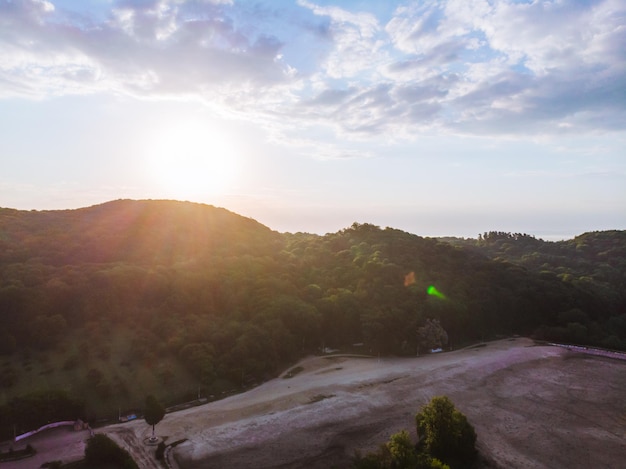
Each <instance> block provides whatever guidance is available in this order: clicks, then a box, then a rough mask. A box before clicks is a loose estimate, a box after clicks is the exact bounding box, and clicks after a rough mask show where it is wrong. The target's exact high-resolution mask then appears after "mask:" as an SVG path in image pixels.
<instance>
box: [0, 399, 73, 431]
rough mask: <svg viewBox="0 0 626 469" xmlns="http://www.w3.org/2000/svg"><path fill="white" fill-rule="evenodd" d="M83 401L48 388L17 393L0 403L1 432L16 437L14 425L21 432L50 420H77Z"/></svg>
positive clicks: (34, 428) (35, 427)
mask: <svg viewBox="0 0 626 469" xmlns="http://www.w3.org/2000/svg"><path fill="white" fill-rule="evenodd" d="M83 409H84V403H83V401H82V400H80V399H77V398H74V397H71V396H70V395H68V394H67V393H65V392H63V391H45V392H36V393H32V394H27V395H24V396H18V397H14V398H12V399H10V400H9V401H8V402H7V403H6V404H4V405H2V406H0V421H1V422H6V423H7V424H8V425H2V426H1V427H0V436H1V437H3V438H9V437H13V425H15V430H16V431H17V432H18V434H21V433H25V432H28V431H31V430H36V429H37V428H39V427H41V426H42V425H45V424H47V423H50V422H57V421H61V420H76V419H78V418H80V417H82V416H83Z"/></svg>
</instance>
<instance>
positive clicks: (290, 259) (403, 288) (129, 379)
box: [0, 201, 626, 409]
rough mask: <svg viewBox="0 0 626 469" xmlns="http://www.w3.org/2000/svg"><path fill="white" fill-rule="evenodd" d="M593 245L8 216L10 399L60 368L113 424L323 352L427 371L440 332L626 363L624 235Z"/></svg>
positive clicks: (0, 306)
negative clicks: (31, 373)
mask: <svg viewBox="0 0 626 469" xmlns="http://www.w3.org/2000/svg"><path fill="white" fill-rule="evenodd" d="M579 238H580V239H578V238H577V239H576V240H574V241H572V242H563V243H564V244H560V243H557V244H556V245H553V244H549V245H548V247H546V243H545V242H543V241H541V240H536V239H534V238H532V237H528V236H526V235H515V236H503V235H501V234H498V235H494V236H492V235H488V236H486V235H485V236H481V239H479V240H454V239H445V240H441V239H434V238H423V237H420V236H416V235H413V234H410V233H406V232H403V231H400V230H397V229H393V228H381V227H378V226H375V225H371V224H367V223H365V224H360V223H354V224H353V225H352V226H350V227H348V228H346V229H344V230H341V231H339V232H337V233H329V234H327V235H324V236H319V235H314V234H308V233H277V232H274V231H271V230H270V229H269V228H267V227H265V226H263V225H261V224H259V223H257V222H255V221H254V220H251V219H248V218H244V217H241V216H239V215H236V214H234V213H231V212H228V211H226V210H224V209H218V208H215V207H211V206H206V205H200V204H191V203H182V202H173V201H115V202H111V203H108V204H103V205H99V206H95V207H90V208H85V209H80V210H67V211H49V212H25V211H16V210H9V209H0V318H1V319H2V323H3V329H2V331H0V354H1V355H2V356H3V357H4V359H3V362H1V363H2V364H1V366H2V367H3V368H4V372H5V373H4V374H3V376H5V378H3V379H2V380H0V386H2V387H3V391H4V395H5V396H6V398H7V399H10V398H11V397H14V396H15V395H16V394H19V393H23V389H24V388H25V387H26V385H25V383H26V381H27V379H26V378H25V376H27V372H28V368H29V367H31V366H34V365H33V361H34V360H35V359H37V360H39V359H43V358H42V357H44V358H45V357H47V356H56V357H58V359H59V362H58V363H52V362H51V363H50V364H49V366H48V369H45V370H43V371H42V373H45V372H48V371H49V372H50V376H56V377H57V378H58V379H59V380H63V379H68V380H69V379H72V382H73V383H75V389H76V390H77V391H78V393H79V394H81V395H86V396H88V398H89V399H92V401H93V400H97V401H98V402H109V403H110V407H114V408H115V409H117V406H118V404H117V403H118V402H119V401H120V400H122V399H124V402H129V403H132V402H135V403H136V406H137V407H138V406H140V405H141V401H142V399H143V397H144V396H145V395H146V394H149V393H152V392H153V390H152V389H145V388H147V387H149V386H148V385H147V384H146V385H145V386H143V388H142V389H139V388H141V386H139V385H140V384H141V382H139V381H137V380H138V379H139V378H137V376H138V374H141V376H145V377H146V378H145V380H146V383H147V382H149V383H153V385H154V383H158V388H159V389H158V392H157V391H154V392H156V393H157V394H159V393H160V394H159V395H158V396H157V397H159V398H160V399H162V400H164V401H171V400H174V399H175V398H179V397H180V396H175V395H174V391H173V389H174V388H175V386H176V385H177V384H178V383H181V382H185V383H189V387H190V388H192V392H193V393H194V394H195V389H196V388H197V389H201V390H202V391H203V393H204V394H205V395H216V396H217V395H219V393H220V392H222V391H223V390H226V389H232V388H238V387H241V386H249V385H252V384H254V383H257V382H259V381H262V380H264V379H267V378H270V377H273V376H275V375H276V374H277V373H278V372H279V371H280V370H282V369H284V368H285V367H287V366H288V365H289V364H291V363H293V362H294V361H295V360H297V359H298V358H300V357H302V356H304V355H306V354H310V353H319V352H320V350H321V349H322V348H323V347H328V348H333V349H343V350H351V349H358V350H359V351H360V352H365V353H372V354H379V353H380V354H396V355H415V354H416V353H417V352H418V350H419V349H421V350H422V351H423V350H426V349H427V348H428V347H430V345H429V344H428V347H427V342H426V341H425V337H427V336H424V334H421V333H418V331H422V332H424V331H425V330H426V329H428V328H429V327H430V328H432V327H434V325H435V324H437V325H439V326H440V327H441V328H442V329H443V331H444V332H445V339H447V341H445V340H443V339H444V336H443V335H441V334H440V338H439V342H440V343H441V344H442V345H445V346H447V347H452V348H454V347H458V346H461V345H463V344H466V343H469V342H471V341H476V340H485V339H490V338H494V337H498V336H502V335H510V334H521V335H529V336H534V337H537V338H540V339H547V340H562V341H569V342H572V343H582V344H591V345H599V346H605V347H611V348H621V349H626V314H625V313H626V308H625V307H624V305H625V302H624V291H626V289H624V288H623V287H624V283H623V282H624V278H623V277H624V274H623V272H626V269H624V268H623V267H624V262H625V259H626V254H625V249H626V248H625V246H626V239H625V236H624V232H607V233H604V232H603V233H595V234H588V235H582V236H581V237H579ZM518 243H521V244H520V245H518ZM507 244H508V245H509V246H507ZM522 244H523V247H522V246H521V245H522ZM511 246H512V247H511ZM532 249H534V250H532ZM574 252H575V253H577V254H576V255H575V254H574ZM507 253H508V254H507ZM520 253H524V254H520ZM557 253H558V254H557ZM505 255H507V256H508V257H505ZM550 256H552V257H550ZM550 259H552V260H550ZM539 264H540V265H539ZM563 269H565V270H563ZM424 328H426V329H424ZM420 340H421V343H420ZM431 348H432V347H431ZM29 357H35V358H29ZM37 357H39V358H37ZM142 379H143V378H142ZM50 381H52V378H51V379H50ZM153 387H154V386H153ZM18 390H22V391H18ZM34 391H37V390H36V389H35V390H34ZM176 392H180V391H176ZM198 392H199V391H198ZM129 405H130V404H129ZM88 407H89V405H88Z"/></svg>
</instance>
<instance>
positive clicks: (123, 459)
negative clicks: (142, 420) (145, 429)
mask: <svg viewBox="0 0 626 469" xmlns="http://www.w3.org/2000/svg"><path fill="white" fill-rule="evenodd" d="M85 462H86V463H87V465H88V466H89V467H100V466H104V465H107V464H111V465H115V466H119V467H122V468H124V469H139V467H138V466H137V464H136V463H135V461H133V458H132V457H131V456H130V454H128V452H127V451H126V450H124V449H122V448H120V447H119V446H117V444H116V443H115V442H114V441H113V440H111V439H110V438H109V437H108V436H106V435H103V434H98V435H95V436H94V437H93V438H91V439H90V440H89V441H88V442H87V447H86V448H85Z"/></svg>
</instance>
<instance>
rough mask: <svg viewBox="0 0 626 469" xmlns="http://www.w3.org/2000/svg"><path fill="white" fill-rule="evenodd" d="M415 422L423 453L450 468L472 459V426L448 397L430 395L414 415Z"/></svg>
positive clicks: (472, 460)
mask: <svg viewBox="0 0 626 469" xmlns="http://www.w3.org/2000/svg"><path fill="white" fill-rule="evenodd" d="M415 423H416V425H417V434H418V436H419V438H420V441H419V445H420V448H423V452H425V453H427V454H428V455H430V456H431V457H433V458H436V459H439V460H440V461H442V462H444V463H446V464H448V465H449V466H450V467H451V468H453V469H454V468H457V467H467V466H468V465H471V464H472V463H473V462H474V461H475V459H476V432H475V431H474V427H472V425H471V424H470V423H469V422H468V421H467V418H466V417H465V415H463V414H462V413H461V412H459V411H458V410H457V409H456V408H455V407H454V404H453V403H452V401H451V400H450V399H449V398H448V397H446V396H439V397H433V398H432V399H431V401H430V403H429V404H427V405H426V406H424V407H423V408H422V410H421V411H420V412H419V413H418V414H417V415H416V416H415Z"/></svg>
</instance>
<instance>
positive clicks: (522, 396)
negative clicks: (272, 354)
mask: <svg viewBox="0 0 626 469" xmlns="http://www.w3.org/2000/svg"><path fill="white" fill-rule="evenodd" d="M299 366H301V367H303V371H301V372H300V373H299V374H297V375H296V376H294V377H293V378H289V379H282V378H277V379H274V380H272V381H270V382H267V383H265V384H263V385H261V386H259V387H258V388H255V389H253V390H251V391H248V392H246V393H244V394H239V395H235V396H232V397H229V398H227V399H224V400H221V401H216V402H213V403H210V404H206V405H203V406H200V407H195V408H190V409H187V410H183V411H180V412H175V413H171V414H167V415H166V416H165V418H164V419H163V421H162V422H161V423H159V424H158V425H157V434H158V435H159V436H161V437H163V438H165V440H166V442H173V441H176V440H180V439H183V438H186V439H187V441H186V442H184V443H182V444H180V445H178V446H177V447H176V448H175V449H174V450H173V451H172V454H171V455H170V460H171V461H172V462H173V466H174V467H176V466H178V467H180V468H181V469H196V468H226V467H227V468H231V469H237V468H249V467H255V468H299V467H306V468H331V467H347V466H349V464H350V459H351V457H352V456H353V455H354V452H355V450H360V451H361V452H367V451H371V450H374V449H375V448H377V447H378V445H380V444H382V443H384V442H385V441H386V440H387V439H388V438H389V436H390V435H391V434H393V433H395V432H398V431H400V430H402V429H407V430H409V431H410V432H411V434H412V435H413V437H414V438H416V435H415V429H414V416H415V413H416V412H417V411H418V410H419V408H420V407H421V406H422V405H424V404H426V403H427V402H428V401H429V400H430V398H432V397H433V396H437V395H448V396H449V397H450V398H451V399H452V401H453V402H454V403H455V405H456V406H457V408H459V410H461V412H463V413H464V414H465V415H467V417H468V419H469V421H470V422H471V423H472V424H473V425H474V427H475V429H476V433H477V434H478V446H479V448H480V451H481V453H482V454H484V455H485V457H486V458H487V460H488V461H489V462H490V465H491V466H493V467H501V468H550V469H556V468H568V469H569V468H587V467H597V468H600V467H602V468H615V469H623V468H624V467H626V465H625V464H626V463H625V462H626V362H625V361H620V360H615V359H609V358H604V357H598V356H592V355H587V354H582V353H578V352H573V351H569V350H567V349H564V348H559V347H551V346H535V345H534V344H533V342H532V341H531V340H529V339H523V338H518V339H509V340H502V341H497V342H490V343H488V344H486V345H484V346H480V347H474V348H468V349H464V350H459V351H454V352H448V353H442V354H437V355H429V356H424V357H419V358H389V359H380V360H378V359H376V358H349V357H315V358H309V359H306V360H304V361H303V362H301V363H300V364H299ZM101 431H103V432H105V433H107V434H108V435H109V436H111V437H112V438H114V439H116V440H117V441H118V442H120V443H121V446H122V447H124V448H125V449H129V450H130V451H131V453H132V454H133V456H134V457H135V458H136V460H137V461H138V463H139V465H140V467H142V468H152V467H153V468H158V467H160V466H159V465H157V463H156V461H155V460H154V458H153V453H154V447H149V446H146V445H145V444H144V441H145V439H146V438H147V437H148V436H149V435H150V431H151V429H150V427H149V426H148V425H146V423H145V422H144V421H136V422H131V423H126V424H120V425H113V426H110V427H106V428H103V429H101ZM35 448H37V447H36V446H35ZM51 459H52V458H51ZM51 459H48V460H51ZM59 459H61V458H59ZM23 467H27V466H23Z"/></svg>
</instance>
